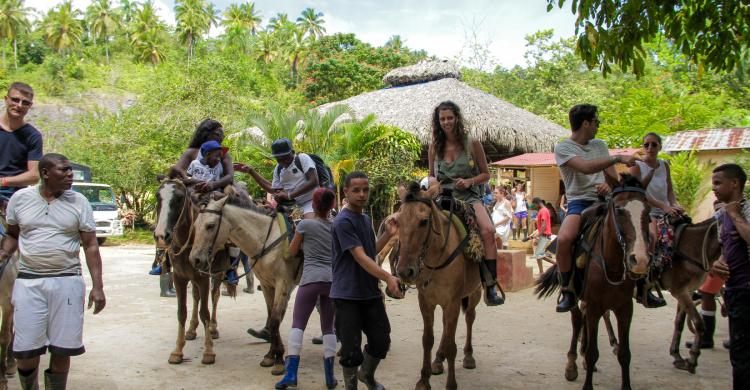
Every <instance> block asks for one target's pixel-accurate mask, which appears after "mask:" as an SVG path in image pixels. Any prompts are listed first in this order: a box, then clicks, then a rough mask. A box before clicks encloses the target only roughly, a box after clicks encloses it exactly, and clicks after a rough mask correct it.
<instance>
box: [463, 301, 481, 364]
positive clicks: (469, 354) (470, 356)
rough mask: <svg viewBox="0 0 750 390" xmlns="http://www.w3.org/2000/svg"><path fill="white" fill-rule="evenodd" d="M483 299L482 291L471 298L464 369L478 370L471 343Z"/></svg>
mask: <svg viewBox="0 0 750 390" xmlns="http://www.w3.org/2000/svg"><path fill="white" fill-rule="evenodd" d="M481 299H482V290H481V289H478V290H476V291H475V292H474V293H473V294H472V295H470V296H469V307H467V308H466V313H464V317H465V319H466V344H464V363H463V367H464V368H466V369H468V370H473V369H475V368H477V362H476V360H474V347H473V346H472V343H471V336H472V330H473V327H474V320H475V319H476V318H477V304H479V301H480V300H481Z"/></svg>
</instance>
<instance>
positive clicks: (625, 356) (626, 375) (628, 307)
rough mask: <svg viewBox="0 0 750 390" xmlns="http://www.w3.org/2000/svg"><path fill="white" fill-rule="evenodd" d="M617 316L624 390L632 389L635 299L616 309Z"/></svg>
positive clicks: (618, 359) (618, 356)
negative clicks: (631, 328)
mask: <svg viewBox="0 0 750 390" xmlns="http://www.w3.org/2000/svg"><path fill="white" fill-rule="evenodd" d="M615 317H617V336H618V338H619V339H620V350H619V351H618V353H617V361H618V362H620V370H621V371H622V390H630V321H631V320H632V319H633V301H632V300H628V303H626V304H625V305H623V306H622V307H620V308H618V309H617V310H615Z"/></svg>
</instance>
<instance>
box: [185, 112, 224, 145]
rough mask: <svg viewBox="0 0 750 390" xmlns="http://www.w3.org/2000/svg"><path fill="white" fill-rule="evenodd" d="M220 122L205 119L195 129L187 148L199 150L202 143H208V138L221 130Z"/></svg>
mask: <svg viewBox="0 0 750 390" xmlns="http://www.w3.org/2000/svg"><path fill="white" fill-rule="evenodd" d="M221 127H222V125H221V122H219V121H217V120H215V119H211V118H206V119H204V120H202V121H201V123H199V124H198V126H196V127H195V133H193V139H191V140H190V144H189V145H188V147H189V148H196V149H197V148H200V147H201V145H203V143H204V142H206V141H208V137H210V136H211V134H213V132H214V131H216V129H219V128H221Z"/></svg>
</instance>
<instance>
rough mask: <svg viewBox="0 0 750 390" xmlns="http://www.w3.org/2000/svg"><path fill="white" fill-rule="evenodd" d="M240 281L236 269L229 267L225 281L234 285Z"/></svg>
mask: <svg viewBox="0 0 750 390" xmlns="http://www.w3.org/2000/svg"><path fill="white" fill-rule="evenodd" d="M239 282H240V278H238V277H237V271H236V270H234V269H230V270H229V271H227V283H229V284H231V285H233V286H236V285H237V284H238V283H239Z"/></svg>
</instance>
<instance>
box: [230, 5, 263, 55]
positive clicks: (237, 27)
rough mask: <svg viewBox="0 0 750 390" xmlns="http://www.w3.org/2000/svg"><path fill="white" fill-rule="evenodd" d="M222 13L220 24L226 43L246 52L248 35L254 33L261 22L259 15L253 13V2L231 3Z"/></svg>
mask: <svg viewBox="0 0 750 390" xmlns="http://www.w3.org/2000/svg"><path fill="white" fill-rule="evenodd" d="M223 15H224V19H223V20H222V21H221V25H222V26H224V32H225V33H224V37H225V40H226V42H227V44H228V45H229V46H232V47H235V48H238V49H240V51H241V52H242V53H247V49H248V43H249V42H248V37H249V36H250V35H255V32H256V30H257V28H258V26H259V25H260V22H261V18H260V16H259V15H258V14H257V13H255V4H253V3H244V4H241V5H237V4H231V5H230V6H229V7H227V9H225V10H224V13H223Z"/></svg>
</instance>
